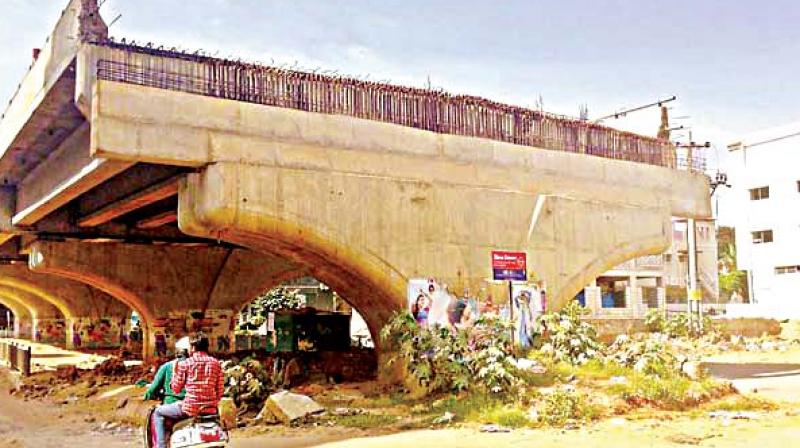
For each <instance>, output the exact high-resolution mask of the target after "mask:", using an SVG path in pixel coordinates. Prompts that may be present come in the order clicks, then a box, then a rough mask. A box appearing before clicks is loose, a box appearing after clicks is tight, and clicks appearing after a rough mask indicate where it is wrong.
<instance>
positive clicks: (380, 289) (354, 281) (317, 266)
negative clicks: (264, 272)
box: [178, 172, 408, 344]
mask: <svg viewBox="0 0 800 448" xmlns="http://www.w3.org/2000/svg"><path fill="white" fill-rule="evenodd" d="M206 176H208V173H207V172H205V173H202V174H193V175H190V176H189V177H188V179H187V180H186V181H184V182H183V183H182V185H181V189H180V194H179V203H178V204H179V205H178V226H179V227H180V229H181V230H182V231H183V232H184V233H187V234H190V235H195V236H202V237H207V238H213V239H217V240H222V241H227V242H230V243H233V244H237V245H241V246H244V247H248V248H250V249H253V250H255V251H259V252H262V253H267V254H272V255H277V256H280V257H283V258H286V259H288V260H290V261H292V262H293V263H295V264H296V265H298V266H300V267H302V268H304V269H305V270H306V271H307V272H308V274H309V275H311V276H313V277H315V278H316V279H318V280H320V281H322V282H324V283H325V284H327V285H329V286H330V287H331V288H333V289H334V290H335V291H337V292H338V293H339V294H341V295H342V296H343V297H348V301H349V303H351V304H352V305H353V307H354V308H356V309H358V310H359V311H360V313H361V315H362V316H363V317H364V320H365V321H366V322H367V326H368V327H369V330H370V332H371V333H372V335H373V340H374V341H375V342H376V344H378V343H379V338H377V336H378V334H379V332H380V329H381V327H382V326H383V325H384V324H385V323H386V322H387V321H388V320H389V319H390V318H391V316H392V315H393V314H394V313H396V312H397V311H400V310H402V309H404V307H405V296H406V285H407V282H408V279H407V278H406V277H405V276H404V275H403V274H402V273H401V272H400V271H399V270H397V269H395V268H394V267H393V266H392V265H390V264H389V263H388V262H387V261H386V260H384V259H381V258H380V257H378V256H377V255H375V254H372V253H369V252H366V251H364V250H361V249H359V248H358V247H357V246H356V245H353V244H347V243H346V238H344V237H342V236H341V235H336V234H334V233H331V232H326V231H325V230H323V229H320V228H315V227H314V226H313V225H310V224H308V223H304V222H303V221H302V219H300V218H298V219H296V220H294V221H287V220H284V219H280V218H279V217H276V216H271V215H270V214H269V213H268V212H267V211H263V210H258V209H254V208H249V207H241V208H239V207H236V206H234V205H230V204H225V203H220V201H219V200H218V199H219V198H218V197H216V194H217V192H215V191H213V190H210V189H209V188H204V187H206V184H205V182H206V181H207V177H206ZM226 193H231V192H226ZM245 199H246V198H245Z"/></svg>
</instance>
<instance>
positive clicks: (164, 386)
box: [144, 336, 189, 404]
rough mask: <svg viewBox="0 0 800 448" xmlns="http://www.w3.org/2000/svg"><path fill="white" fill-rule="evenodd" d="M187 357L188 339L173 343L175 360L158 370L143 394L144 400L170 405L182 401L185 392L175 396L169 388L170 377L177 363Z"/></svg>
mask: <svg viewBox="0 0 800 448" xmlns="http://www.w3.org/2000/svg"><path fill="white" fill-rule="evenodd" d="M188 357H189V337H188V336H187V337H183V338H180V339H179V340H178V341H177V342H176V343H175V359H173V360H171V361H168V362H165V363H164V364H162V365H161V367H159V368H158V371H157V372H156V376H155V378H153V383H152V384H150V387H148V388H147V392H145V393H144V399H145V400H158V399H162V398H163V400H162V404H172V403H175V402H178V401H181V400H183V397H184V396H185V395H186V392H185V391H184V392H181V393H180V394H176V393H174V392H173V391H172V388H171V387H170V382H171V381H172V375H173V373H174V372H175V365H176V364H177V363H178V362H179V361H183V360H185V359H186V358H188Z"/></svg>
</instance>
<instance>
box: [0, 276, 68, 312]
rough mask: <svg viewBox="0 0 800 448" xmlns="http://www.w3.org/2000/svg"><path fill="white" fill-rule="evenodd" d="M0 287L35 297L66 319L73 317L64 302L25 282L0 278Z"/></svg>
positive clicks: (4, 277)
mask: <svg viewBox="0 0 800 448" xmlns="http://www.w3.org/2000/svg"><path fill="white" fill-rule="evenodd" d="M0 287H4V288H3V289H5V290H10V291H13V290H16V291H20V292H24V293H27V294H30V295H31V296H35V297H37V298H38V299H40V300H42V301H44V302H46V303H49V304H51V305H53V306H54V307H56V308H57V309H58V310H59V311H60V312H61V314H62V315H63V316H64V318H66V319H72V318H73V317H74V316H75V313H74V312H73V311H72V308H71V307H70V306H69V305H68V304H67V303H66V302H65V301H64V300H62V299H61V298H59V297H57V296H55V295H53V294H51V293H49V292H48V291H46V290H44V289H42V288H40V287H37V286H36V285H33V284H31V283H28V282H26V281H23V280H19V279H16V278H11V277H6V276H0Z"/></svg>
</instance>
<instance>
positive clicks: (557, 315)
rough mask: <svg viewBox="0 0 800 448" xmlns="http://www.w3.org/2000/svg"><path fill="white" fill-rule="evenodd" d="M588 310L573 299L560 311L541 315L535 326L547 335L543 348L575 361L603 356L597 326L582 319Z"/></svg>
mask: <svg viewBox="0 0 800 448" xmlns="http://www.w3.org/2000/svg"><path fill="white" fill-rule="evenodd" d="M585 313H586V310H585V308H583V307H582V306H581V305H580V304H579V303H578V302H575V301H572V302H570V303H569V304H568V305H567V306H565V307H564V308H562V309H561V310H560V311H557V312H554V313H549V314H544V315H542V316H539V318H538V319H537V320H536V328H535V330H536V332H538V333H539V334H542V335H543V336H544V337H543V338H542V345H541V347H540V348H539V349H540V351H542V352H543V353H545V354H548V355H550V356H552V358H553V359H555V360H556V361H563V362H567V363H569V364H573V365H577V364H585V363H586V362H588V361H589V360H590V359H594V358H597V357H599V356H600V355H601V350H602V344H601V343H600V342H599V341H598V340H597V332H596V331H595V329H594V327H593V326H591V325H589V324H588V323H586V322H583V321H582V320H581V315H583V314H585Z"/></svg>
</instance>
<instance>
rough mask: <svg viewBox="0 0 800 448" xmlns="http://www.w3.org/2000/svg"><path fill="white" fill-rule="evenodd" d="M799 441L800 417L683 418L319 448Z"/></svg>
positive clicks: (777, 446) (782, 446)
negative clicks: (740, 419) (761, 418)
mask: <svg viewBox="0 0 800 448" xmlns="http://www.w3.org/2000/svg"><path fill="white" fill-rule="evenodd" d="M799 437H800V417H797V416H795V417H779V418H774V417H770V418H769V419H766V418H765V419H763V420H757V421H739V420H732V421H727V422H726V421H721V420H712V419H709V418H700V419H696V420H690V419H687V418H683V419H678V420H673V421H666V422H665V421H663V420H658V421H656V420H646V421H637V422H628V421H626V420H621V419H613V420H609V421H606V422H603V423H601V424H598V425H596V426H592V427H589V428H582V429H579V430H575V431H557V430H544V431H539V430H536V431H534V430H530V431H514V432H511V433H506V434H488V433H481V432H478V431H477V430H475V429H446V430H440V431H430V430H426V431H413V432H405V433H400V434H394V435H390V436H384V437H372V438H364V439H354V440H347V441H343V442H337V443H331V444H323V445H319V446H318V448H421V447H430V446H433V447H452V448H485V447H536V448H563V447H591V448H643V447H647V448H651V447H664V448H667V447H671V448H675V447H678V446H682V445H683V446H689V445H697V446H702V447H725V448H752V447H754V446H757V447H758V448H786V447H789V446H794V445H795V444H796V441H797V440H798V438H799Z"/></svg>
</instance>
